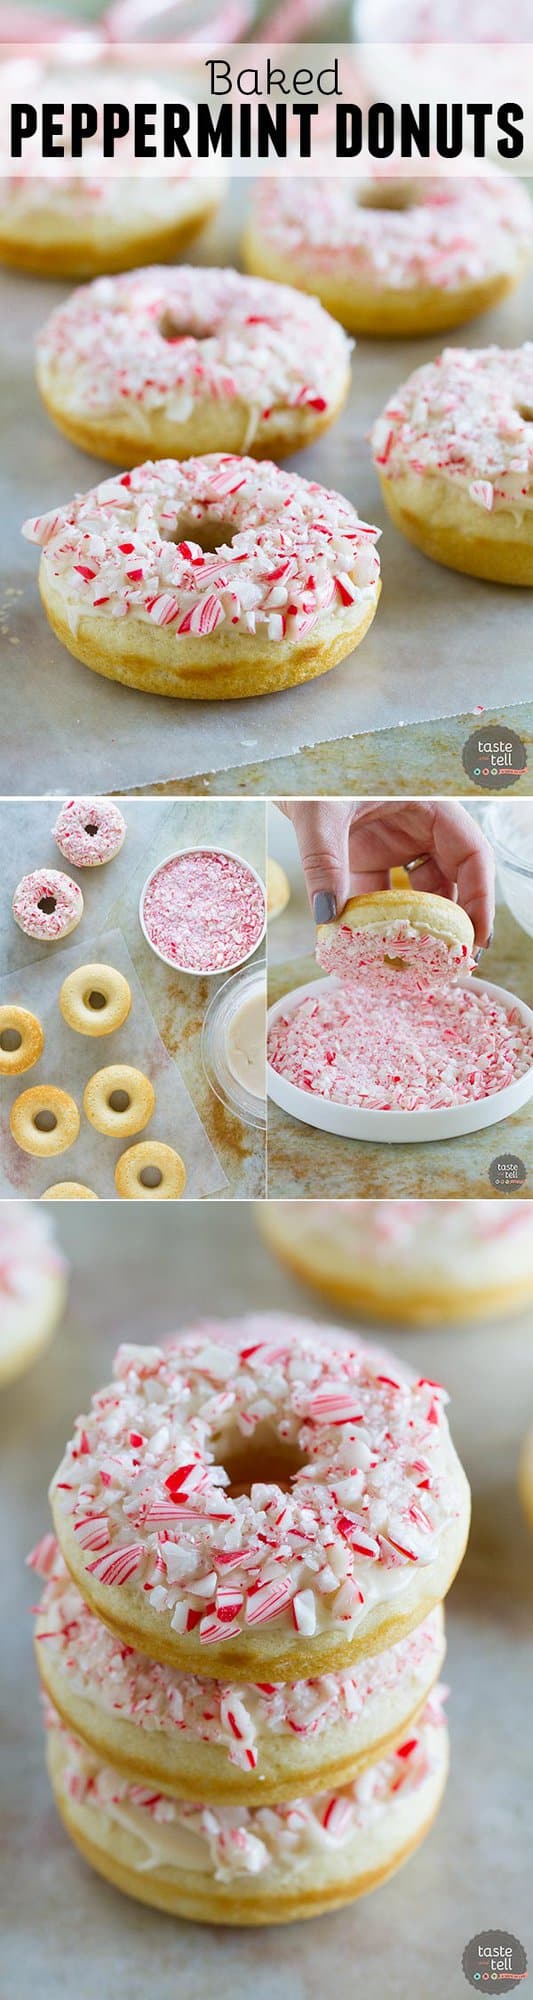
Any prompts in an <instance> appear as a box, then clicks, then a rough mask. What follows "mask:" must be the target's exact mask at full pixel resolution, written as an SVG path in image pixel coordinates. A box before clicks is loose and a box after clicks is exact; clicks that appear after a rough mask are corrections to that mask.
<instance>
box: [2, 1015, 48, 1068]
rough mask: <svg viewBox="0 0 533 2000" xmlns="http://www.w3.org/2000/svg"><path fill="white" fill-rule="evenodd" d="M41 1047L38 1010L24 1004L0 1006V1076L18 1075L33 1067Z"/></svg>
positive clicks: (41, 1036) (41, 1034) (40, 1053)
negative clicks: (23, 1005)
mask: <svg viewBox="0 0 533 2000" xmlns="http://www.w3.org/2000/svg"><path fill="white" fill-rule="evenodd" d="M43 1049H44V1033H43V1029H42V1027H41V1023H40V1021H39V1020H38V1017H37V1014H30V1012H29V1009H28V1008H27V1007H10V1006H5V1007H0V1076H21V1075H22V1073H23V1071H24V1070H25V1069H33V1064H34V1063H36V1062H38V1061H39V1056H42V1052H43Z"/></svg>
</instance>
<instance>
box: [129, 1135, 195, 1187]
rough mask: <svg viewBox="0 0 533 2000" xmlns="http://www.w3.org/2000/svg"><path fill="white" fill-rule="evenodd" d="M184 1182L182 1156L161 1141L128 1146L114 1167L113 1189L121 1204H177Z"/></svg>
mask: <svg viewBox="0 0 533 2000" xmlns="http://www.w3.org/2000/svg"><path fill="white" fill-rule="evenodd" d="M186 1180H187V1174H186V1170H185V1167H184V1164H183V1160H182V1158H181V1155H180V1154H179V1153H175V1152H174V1148H173V1146H164V1145H163V1144H162V1142H161V1140H160V1139H144V1140H141V1142H140V1144H139V1145H138V1146H128V1148H127V1151H126V1152H125V1153H121V1155H120V1159H119V1160H117V1164H116V1167H115V1187H116V1190H117V1194H119V1195H120V1196H121V1199H122V1200H123V1201H179V1200H180V1197H181V1195H182V1194H183V1192H184V1188H185V1185H186Z"/></svg>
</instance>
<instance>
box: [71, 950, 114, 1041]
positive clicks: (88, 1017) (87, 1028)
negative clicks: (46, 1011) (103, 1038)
mask: <svg viewBox="0 0 533 2000" xmlns="http://www.w3.org/2000/svg"><path fill="white" fill-rule="evenodd" d="M59 1005H60V1009H61V1013H62V1015H63V1020H64V1021H66V1023H67V1027H68V1028H73V1029H74V1033H75V1034H76V1035H112V1034H114V1031H115V1029H116V1028H122V1027H123V1024H124V1021H127V1018H128V1014H129V1012H130V1008H131V990H130V987H129V986H128V981H127V979H125V978H124V974H123V973H122V972H116V971H115V969H114V967H113V966H112V965H78V966H77V967H76V971H75V972H69V973H68V974H67V978H66V979H64V980H63V985H62V987H61V992H60V995H59Z"/></svg>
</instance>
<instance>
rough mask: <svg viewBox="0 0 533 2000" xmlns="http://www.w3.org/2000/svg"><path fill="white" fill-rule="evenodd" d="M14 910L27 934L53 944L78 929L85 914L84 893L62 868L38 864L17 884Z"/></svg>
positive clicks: (20, 928)
mask: <svg viewBox="0 0 533 2000" xmlns="http://www.w3.org/2000/svg"><path fill="white" fill-rule="evenodd" d="M12 910H13V916H14V918H15V923H16V924H18V927H19V930H21V931H24V933H25V935H26V937H32V938H38V939H39V941H40V943H42V944H50V943H51V942H52V940H53V941H55V940H56V939H57V938H64V937H68V936H69V933H70V931H75V929H76V925H77V924H79V921H80V917H82V916H83V896H82V893H81V889H80V888H79V886H78V883H77V882H71V879H70V875H62V874H61V872H60V870H59V869H58V868H35V869H34V870H33V874H31V875H23V876H22V880H21V881H20V882H19V883H18V884H17V887H16V889H15V894H14V897H13V903H12Z"/></svg>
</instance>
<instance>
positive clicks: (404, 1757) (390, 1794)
mask: <svg viewBox="0 0 533 2000" xmlns="http://www.w3.org/2000/svg"><path fill="white" fill-rule="evenodd" d="M46 1719H47V1722H48V1749H47V1762H48V1770H49V1775H50V1779H51V1783H52V1787H53V1791H54V1794H55V1799H56V1804H57V1806H58V1809H59V1812H60V1814H61V1818H62V1819H63V1821H64V1824H65V1826H66V1829H67V1832H68V1833H69V1834H70V1835H71V1838H72V1839H73V1840H74V1842H75V1845H76V1846H77V1847H78V1848H79V1850H80V1852H81V1853H82V1854H83V1856H84V1858H85V1860H86V1861H89V1862H90V1864H91V1866H92V1867H93V1868H96V1869H97V1871H98V1873H99V1874H100V1875H103V1876H104V1877H105V1878H106V1880H108V1881H110V1882H113V1883H114V1885H115V1887H116V1888H119V1889H123V1890H124V1891H125V1892H126V1894H127V1895H130V1896H134V1897H136V1898H137V1900H138V1901H140V1902H143V1903H150V1904H152V1905H153V1906H154V1908H156V1909H162V1910H167V1911H169V1912H171V1913H172V1915H174V1916H181V1917H190V1918H193V1919H195V1920H196V1921H199V1922H202V1923H213V1924H237V1925H239V1926H241V1925H245V1924H253V1925H260V1924H272V1923H273V1924H278V1923H287V1922H290V1921H291V1920H293V1919H296V1918H301V1917H312V1916H318V1914H319V1912H320V1911H321V1910H331V1909H333V1908H335V1907H339V1906H340V1905H342V1904H343V1903H349V1902H352V1901H353V1900H354V1898H355V1897H357V1896H362V1895H364V1894H365V1893H366V1892H367V1891H368V1890H370V1889H375V1888H377V1887H378V1885H379V1884H380V1883H381V1882H384V1881H385V1880H386V1879H387V1877H388V1876H389V1875H391V1874H393V1872H394V1870H395V1869H396V1868H398V1867H399V1866H400V1864H401V1863H402V1862H403V1861H405V1860H407V1857H408V1855H410V1854H411V1853H413V1851H414V1849H415V1848H416V1847H418V1845H419V1843H420V1841H421V1840H423V1838H424V1836H425V1834H426V1833H427V1832H428V1830H429V1827H430V1826H431V1823H432V1821H433V1819H434V1817H435V1814H436V1812H437V1810H438V1807H439V1804H440V1801H441V1798H442V1793H443V1790H444V1786H445V1783H446V1776H447V1770H448V1737H447V1730H446V1726H445V1723H444V1719H443V1714H442V1708H441V1703H440V1700H439V1690H438V1689H437V1690H436V1691H435V1694H434V1695H433V1696H432V1697H431V1699H430V1701H429V1702H428V1703H427V1704H426V1708H425V1709H424V1711H423V1714H422V1716H421V1718H420V1722H419V1723H418V1725H417V1726H416V1728H415V1730H414V1731H413V1732H410V1733H409V1736H408V1738H407V1739H404V1741H403V1742H402V1743H401V1744H399V1745H398V1748H397V1750H396V1751H393V1752H392V1753H391V1755H390V1756H388V1757H384V1758H382V1759H381V1761H380V1762H379V1763H377V1764H374V1765H373V1766H372V1767H371V1769H370V1770H367V1771H363V1772H361V1773H360V1775H359V1777H357V1778H356V1779H355V1780H354V1782H353V1784H351V1785H349V1786H347V1787H344V1789H343V1790H341V1791H339V1792H335V1791H334V1792H332V1793H331V1792H330V1793H328V1791H327V1790H326V1791H325V1792H322V1793H321V1794H319V1795H318V1796H317V1795H314V1796H312V1797H310V1798H306V1799H300V1798H299V1799H296V1800H295V1801H291V1802H289V1803H287V1804H279V1805H274V1806H257V1807H253V1806H252V1807H249V1806H246V1805H242V1806H241V1807H240V1808H235V1807H234V1806H230V1807H228V1806H225V1805H218V1806H209V1807H206V1806H205V1805H203V1804H200V1803H199V1802H198V1801H193V1800H180V1799H174V1798H167V1797H165V1796H164V1795H163V1794H161V1792H159V1794H157V1793H156V1795H155V1796H154V1792H153V1788H146V1787H144V1788H143V1787H139V1786H138V1785H136V1784H132V1783H131V1780H128V1778H125V1777H121V1775H120V1773H119V1772H118V1771H116V1770H114V1769H113V1768H112V1767H111V1766H109V1765H106V1764H105V1763H101V1761H100V1760H99V1758H98V1757H95V1755H94V1752H92V1751H91V1750H88V1749H87V1748H86V1746H85V1744H84V1743H82V1742H81V1741H80V1739H79V1738H76V1737H74V1736H71V1735H70V1734H69V1732H68V1731H65V1730H64V1729H63V1727H62V1726H61V1724H60V1722H59V1718H58V1716H57V1715H56V1714H55V1712H54V1710H53V1708H52V1706H51V1705H50V1708H49V1710H48V1714H47V1718H46ZM143 1822H144V1824H143Z"/></svg>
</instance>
